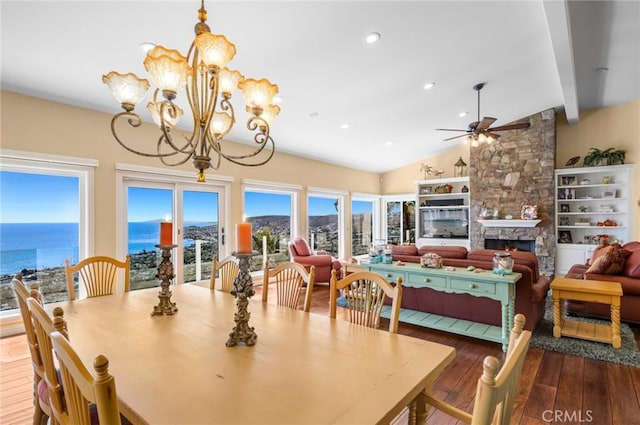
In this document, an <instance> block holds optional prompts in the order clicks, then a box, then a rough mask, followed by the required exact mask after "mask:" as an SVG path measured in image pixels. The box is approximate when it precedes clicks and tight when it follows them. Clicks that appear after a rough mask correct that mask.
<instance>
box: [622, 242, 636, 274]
mask: <svg viewBox="0 0 640 425" xmlns="http://www.w3.org/2000/svg"><path fill="white" fill-rule="evenodd" d="M623 248H624V249H626V250H627V251H631V255H630V256H629V258H627V260H626V261H625V262H624V267H623V268H622V274H623V275H624V276H628V277H634V278H636V279H640V242H629V243H626V244H624V246H623Z"/></svg>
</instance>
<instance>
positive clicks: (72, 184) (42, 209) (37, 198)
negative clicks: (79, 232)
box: [0, 171, 80, 223]
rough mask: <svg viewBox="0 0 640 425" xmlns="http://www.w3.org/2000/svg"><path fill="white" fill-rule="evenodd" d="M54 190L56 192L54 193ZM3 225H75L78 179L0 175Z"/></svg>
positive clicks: (1, 220)
mask: <svg viewBox="0 0 640 425" xmlns="http://www.w3.org/2000/svg"><path fill="white" fill-rule="evenodd" d="M52 187H55V190H51V188H52ZM0 200H1V202H2V208H0V222H2V223H73V222H77V221H78V220H79V210H80V208H79V202H80V201H79V194H78V178H77V177H68V176H51V175H42V174H30V173H14V172H11V171H2V172H0Z"/></svg>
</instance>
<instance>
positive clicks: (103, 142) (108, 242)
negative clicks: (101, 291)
mask: <svg viewBox="0 0 640 425" xmlns="http://www.w3.org/2000/svg"><path fill="white" fill-rule="evenodd" d="M0 95H1V99H0V101H1V104H0V107H1V124H2V125H1V127H2V129H1V133H0V134H1V139H0V142H1V145H0V146H1V147H2V148H4V149H12V150H20V151H27V152H39V153H47V154H56V155H65V156H75V157H82V158H90V159H96V160H98V161H99V163H100V164H99V166H98V167H97V169H96V173H95V193H96V194H97V195H96V198H95V223H97V225H96V226H95V242H96V244H95V252H96V253H99V254H104V255H115V253H116V246H115V244H116V242H115V238H114V236H113V235H114V234H115V232H116V230H115V229H116V211H115V197H116V187H115V182H116V172H115V164H116V163H128V164H134V165H143V166H152V167H161V163H160V161H159V160H157V159H155V158H144V157H140V156H138V155H135V154H132V153H130V152H127V151H126V150H125V149H123V148H122V147H120V145H118V143H117V142H116V141H115V140H114V138H113V136H112V135H111V130H110V122H111V115H110V114H106V113H101V112H96V111H91V110H87V109H83V108H78V107H74V106H69V105H65V104H61V103H55V102H51V101H47V100H43V99H38V98H33V97H28V96H23V95H19V94H16V93H12V92H7V91H2V92H0ZM114 112H116V109H115V107H114ZM138 133H139V134H138V137H139V138H141V139H142V140H148V141H152V140H153V141H154V142H153V143H155V140H157V138H158V133H157V128H155V127H154V126H151V125H147V126H146V127H145V128H142V129H139V130H138ZM276 146H277V136H276ZM240 149H242V147H240ZM179 169H181V170H186V171H192V172H193V175H194V181H195V175H196V170H195V169H194V168H193V166H192V165H191V162H188V163H186V164H184V165H182V166H179ZM212 174H218V175H223V176H230V177H233V178H234V181H233V183H232V187H231V217H230V220H231V222H232V223H236V222H239V221H241V220H242V182H243V179H251V180H261V181H266V182H273V183H287V184H293V185H299V186H302V187H303V190H302V193H301V194H300V197H299V206H298V208H299V211H300V214H301V217H306V209H307V207H306V189H307V187H315V188H327V189H334V190H340V191H346V192H358V193H371V194H379V193H380V181H379V179H380V176H379V175H378V174H375V173H368V172H364V171H358V170H353V169H349V168H345V167H340V166H336V165H332V164H328V163H325V162H319V161H313V160H310V159H306V158H301V157H296V156H292V155H287V154H284V153H279V152H277V153H276V155H275V156H274V157H273V158H272V160H271V161H270V162H269V163H268V164H266V165H265V166H262V167H241V166H237V165H234V164H231V163H229V162H223V163H222V165H221V169H220V171H219V172H215V173H210V174H209V175H212ZM347 204H350V203H349V202H347ZM347 207H348V205H347ZM299 226H300V228H299V229H298V233H299V234H304V231H305V229H306V223H305V222H301V223H299ZM347 234H350V233H349V232H347ZM231 242H232V245H231V246H234V245H233V241H231Z"/></svg>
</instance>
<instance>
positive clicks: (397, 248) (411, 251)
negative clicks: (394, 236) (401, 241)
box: [391, 245, 418, 256]
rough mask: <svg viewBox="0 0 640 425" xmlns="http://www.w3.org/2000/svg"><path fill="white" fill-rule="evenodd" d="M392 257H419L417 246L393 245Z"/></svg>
mask: <svg viewBox="0 0 640 425" xmlns="http://www.w3.org/2000/svg"><path fill="white" fill-rule="evenodd" d="M391 255H393V256H395V255H418V248H416V246H415V245H391Z"/></svg>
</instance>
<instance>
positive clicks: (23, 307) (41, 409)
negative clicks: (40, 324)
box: [11, 274, 51, 424]
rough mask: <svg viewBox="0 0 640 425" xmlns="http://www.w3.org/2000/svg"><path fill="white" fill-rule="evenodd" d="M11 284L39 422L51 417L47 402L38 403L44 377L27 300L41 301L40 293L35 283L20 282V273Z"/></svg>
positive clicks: (34, 414)
mask: <svg viewBox="0 0 640 425" xmlns="http://www.w3.org/2000/svg"><path fill="white" fill-rule="evenodd" d="M11 286H12V287H13V291H14V293H15V294H16V299H17V300H18V307H19V309H20V317H21V318H22V323H23V325H24V331H25V335H26V337H27V344H28V345H29V354H30V355H31V366H32V368H33V400H34V413H33V423H34V424H39V423H41V422H42V419H43V416H49V417H51V408H50V407H49V405H48V404H44V403H40V400H39V396H38V387H39V385H40V381H41V380H42V379H44V373H45V372H44V364H43V362H42V355H41V354H40V346H39V345H38V339H37V337H36V332H35V329H34V326H33V319H32V318H31V313H30V312H29V306H28V304H27V300H28V299H29V298H33V299H35V300H38V302H39V303H42V295H41V294H40V291H39V287H38V284H37V283H33V284H32V285H31V289H30V290H28V289H27V287H26V286H25V285H24V283H22V275H20V274H17V275H16V276H15V277H14V278H13V279H12V280H11Z"/></svg>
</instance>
